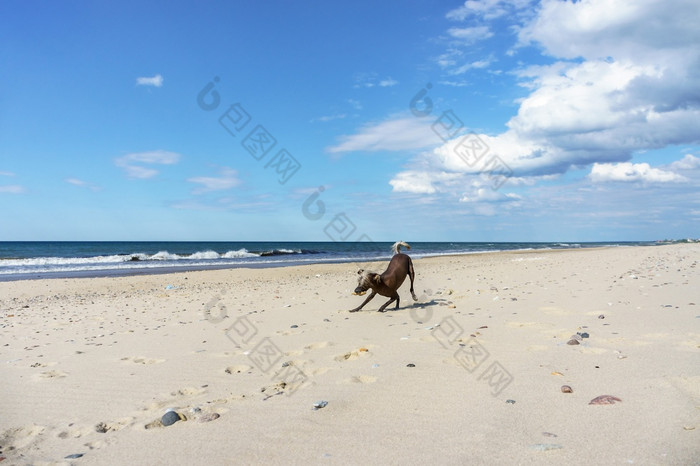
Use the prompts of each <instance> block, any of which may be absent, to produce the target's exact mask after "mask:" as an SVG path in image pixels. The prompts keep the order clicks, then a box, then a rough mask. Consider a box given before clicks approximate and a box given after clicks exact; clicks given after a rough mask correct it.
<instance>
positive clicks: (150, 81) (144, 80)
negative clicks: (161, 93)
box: [136, 74, 163, 87]
mask: <svg viewBox="0 0 700 466" xmlns="http://www.w3.org/2000/svg"><path fill="white" fill-rule="evenodd" d="M136 85H137V86H153V87H161V86H162V85H163V76H161V75H160V74H157V75H155V76H150V77H148V76H146V77H140V78H136Z"/></svg>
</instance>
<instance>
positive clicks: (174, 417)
mask: <svg viewBox="0 0 700 466" xmlns="http://www.w3.org/2000/svg"><path fill="white" fill-rule="evenodd" d="M179 420H180V415H179V414H177V413H176V412H175V411H168V412H167V413H165V414H163V417H162V418H160V422H162V423H163V425H164V426H166V427H167V426H171V425H173V424H175V423H176V422H177V421H179Z"/></svg>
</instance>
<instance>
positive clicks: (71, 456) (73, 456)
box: [63, 453, 85, 460]
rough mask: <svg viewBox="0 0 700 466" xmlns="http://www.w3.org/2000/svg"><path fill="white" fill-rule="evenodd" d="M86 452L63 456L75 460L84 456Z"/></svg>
mask: <svg viewBox="0 0 700 466" xmlns="http://www.w3.org/2000/svg"><path fill="white" fill-rule="evenodd" d="M84 454H85V453H73V454H72V455H68V456H64V457H63V458H64V459H67V460H75V459H78V458H82V456H83V455H84Z"/></svg>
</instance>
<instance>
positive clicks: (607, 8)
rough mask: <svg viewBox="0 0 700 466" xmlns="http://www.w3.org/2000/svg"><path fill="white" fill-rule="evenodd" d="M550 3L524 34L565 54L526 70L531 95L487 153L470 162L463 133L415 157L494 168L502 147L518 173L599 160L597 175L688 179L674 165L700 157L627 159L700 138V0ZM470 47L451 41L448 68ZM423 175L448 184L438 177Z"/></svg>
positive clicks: (470, 6)
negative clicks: (669, 161) (655, 163)
mask: <svg viewBox="0 0 700 466" xmlns="http://www.w3.org/2000/svg"><path fill="white" fill-rule="evenodd" d="M522 4H524V3H520V4H519V5H522ZM541 5H542V6H541V8H540V9H539V10H538V11H537V14H536V16H534V17H532V18H530V19H526V20H524V22H523V23H522V25H521V29H520V33H519V40H520V44H521V45H527V44H536V45H539V46H541V48H542V50H543V52H544V53H545V54H548V55H550V56H552V57H554V58H555V59H564V60H560V61H555V62H554V63H552V64H549V65H542V66H532V67H528V68H525V69H522V70H520V71H519V72H518V74H517V76H518V77H519V78H520V79H521V80H522V82H521V84H522V85H523V87H525V88H526V89H528V90H529V95H527V96H526V97H524V98H522V99H521V100H519V102H518V103H519V108H518V111H517V114H516V115H515V116H513V117H512V118H511V119H510V120H509V121H508V122H507V125H506V126H507V128H508V129H507V130H506V131H504V132H502V133H500V134H495V135H488V134H480V135H479V137H480V138H481V139H482V140H483V142H484V143H485V144H486V145H487V146H488V148H489V150H488V154H487V156H485V157H484V158H483V160H482V162H480V163H473V164H466V163H465V161H464V160H463V158H462V157H459V156H458V153H459V151H458V150H457V148H458V145H459V143H460V138H461V137H462V136H460V138H457V139H455V140H451V141H448V142H446V143H445V144H443V145H442V146H441V147H438V148H436V149H434V150H432V151H430V152H424V153H422V154H419V155H418V156H417V157H416V158H415V159H414V160H413V161H412V163H411V165H412V166H416V165H419V166H424V167H426V168H425V171H426V173H429V174H430V173H442V172H451V173H463V174H471V175H476V174H479V173H480V172H481V171H483V170H484V164H483V161H486V160H488V159H489V157H493V156H497V157H499V159H500V160H502V161H503V163H505V164H506V165H507V166H508V167H509V168H510V169H511V170H512V171H513V175H514V177H513V178H511V179H512V180H516V179H517V180H528V179H529V180H533V179H535V180H541V179H542V178H544V177H547V176H554V175H557V174H563V173H566V172H567V171H569V170H575V169H580V168H583V167H587V166H591V165H593V164H599V165H598V167H597V168H596V171H595V172H594V174H593V176H592V177H591V180H594V179H595V180H599V181H602V180H608V179H613V178H615V177H618V178H619V179H620V180H626V181H634V180H637V181H644V182H647V183H649V182H654V183H668V182H678V181H681V180H683V179H684V178H683V177H682V176H681V175H679V174H677V173H674V170H675V169H676V168H679V167H680V166H684V167H695V163H696V162H695V158H692V159H691V158H687V159H684V161H679V162H676V164H677V165H676V166H674V167H671V168H670V169H667V168H652V167H648V169H647V168H645V167H644V166H643V165H641V164H635V165H629V166H627V165H621V164H620V163H621V162H623V163H624V162H629V161H630V160H631V158H632V156H633V154H634V153H635V152H638V151H644V150H651V149H659V148H664V147H667V146H669V145H680V144H697V143H700V131H699V130H698V125H697V122H698V121H700V28H697V24H698V23H700V8H697V7H696V2H692V1H688V0H676V1H669V2H654V1H649V0H642V1H638V2H619V1H618V2H612V1H610V0H600V1H596V2H593V1H580V2H576V3H572V2H562V1H558V0H544V1H543V2H542V4H541ZM502 8H508V4H507V3H506V2H499V1H488V2H483V3H482V2H466V3H465V6H464V7H463V8H460V9H458V10H454V11H453V12H451V13H450V15H449V17H450V18H451V19H456V20H459V19H465V18H467V17H468V16H470V15H474V16H475V17H476V18H481V19H484V18H485V15H487V14H496V13H498V11H500V10H499V9H502ZM516 9H517V6H516ZM523 14H524V12H523ZM450 31H456V29H454V28H453V29H451V30H450ZM464 34H465V36H469V33H467V32H465V33H464ZM460 57H461V52H459V51H451V52H448V53H447V54H445V55H443V56H441V58H440V60H442V65H444V66H443V67H446V68H447V69H448V73H449V72H452V73H455V72H456V71H460V70H459V69H458V68H455V67H456V66H457V65H458V63H459V61H460ZM577 57H578V59H577V60H575V61H568V60H570V59H573V58H577ZM581 57H582V58H583V60H581V59H580V58H581ZM439 63H440V61H439ZM463 68H464V66H463ZM468 68H469V67H468V66H467V67H466V68H465V70H466V69H468ZM450 70H451V71H450ZM455 112H456V113H457V114H458V116H459V111H458V110H456V111H455ZM691 157H692V156H691ZM612 164H617V165H612ZM613 167H615V168H614V169H613ZM628 170H631V171H628ZM404 173H410V172H404ZM402 176H403V175H402V173H398V174H397V175H396V176H395V177H394V179H396V180H401V179H402V178H401V177H402ZM422 181H423V182H424V183H426V184H428V185H430V186H432V187H433V188H434V189H439V185H438V184H435V183H431V181H430V178H427V179H423V180H422ZM394 189H395V190H396V187H394Z"/></svg>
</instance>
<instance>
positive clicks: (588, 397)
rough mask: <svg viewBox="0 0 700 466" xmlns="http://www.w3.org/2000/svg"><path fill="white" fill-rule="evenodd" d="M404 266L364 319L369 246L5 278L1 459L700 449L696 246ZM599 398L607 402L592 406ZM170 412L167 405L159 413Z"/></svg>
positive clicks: (462, 455)
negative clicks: (117, 272) (356, 257)
mask: <svg viewBox="0 0 700 466" xmlns="http://www.w3.org/2000/svg"><path fill="white" fill-rule="evenodd" d="M414 266H415V269H416V279H415V292H416V295H417V296H418V298H419V299H418V301H417V302H414V301H413V300H412V299H411V297H410V293H409V292H408V288H409V286H408V284H407V283H404V285H403V286H402V287H401V288H400V289H399V294H400V296H401V305H400V307H399V309H398V310H393V309H392V310H390V311H388V312H386V313H378V312H376V311H377V308H378V307H379V306H380V305H381V304H383V303H384V302H385V301H386V299H385V298H383V297H377V298H375V299H374V300H373V301H371V302H370V303H368V304H367V305H366V306H365V308H363V310H362V311H361V312H357V313H349V312H348V310H349V309H352V308H353V307H356V306H357V305H358V304H359V303H360V302H362V300H363V298H361V297H359V296H353V295H352V290H353V289H354V287H355V285H356V283H357V267H365V268H372V269H375V270H376V271H381V270H383V267H386V261H383V260H382V261H368V262H357V263H352V262H350V263H341V264H306V265H301V266H295V267H284V268H257V269H242V268H238V269H224V270H206V271H195V272H183V273H173V274H167V275H165V276H166V277H167V280H163V275H161V274H157V275H150V274H149V275H136V276H134V275H132V276H122V277H106V278H93V279H89V280H86V279H82V278H81V279H43V280H22V281H14V282H0V341H2V344H0V362H1V363H2V364H0V378H2V380H3V384H2V388H0V390H1V391H2V396H0V412H2V413H3V416H2V417H1V418H0V447H1V448H0V457H2V458H6V460H5V461H3V463H5V462H6V463H7V464H42V463H49V464H53V463H66V464H86V465H92V464H115V463H116V464H157V463H161V462H168V463H171V464H196V463H200V462H202V461H204V460H206V462H207V463H208V464H213V465H219V464H221V465H223V464H231V463H239V464H260V463H265V464H282V463H284V464H309V463H319V462H324V463H325V462H328V463H332V464H348V463H355V464H357V463H364V462H370V461H373V462H374V463H382V464H409V463H419V462H420V463H425V462H432V463H434V462H436V461H438V462H440V463H443V464H465V463H469V464H511V463H513V462H514V461H515V462H517V463H519V464H545V465H548V464H552V465H554V464H563V463H567V462H574V461H576V462H580V461H582V460H583V461H585V462H590V463H594V464H611V463H612V464H628V463H630V462H632V463H641V464H689V463H692V462H693V461H694V460H696V459H697V458H698V457H699V456H700V447H698V445H700V411H699V410H698V406H700V291H699V290H698V287H697V284H698V283H700V245H694V244H688V245H685V244H684V245H670V246H665V247H662V248H658V247H650V246H636V247H635V246H633V247H625V248H620V247H605V248H580V249H567V250H531V251H503V252H488V253H483V254H469V255H452V256H439V257H430V258H420V259H414ZM168 285H172V286H168ZM601 316H602V318H601ZM571 340H576V341H577V342H578V343H577V344H570V343H569V342H570V341H571ZM563 386H569V387H571V389H572V391H571V392H569V393H565V392H563V391H562V387H563ZM601 396H607V397H608V398H603V400H604V401H607V402H610V401H613V402H614V403H613V404H607V405H606V404H602V405H601V404H598V403H600V401H598V402H595V403H593V404H591V403H592V402H593V401H594V400H600V397H601ZM615 399H618V400H621V401H615ZM322 402H325V404H324V403H322ZM320 406H322V407H320ZM315 407H316V408H315ZM168 410H174V411H176V413H178V416H179V419H178V421H177V422H176V423H175V424H173V425H170V426H167V427H166V426H164V425H163V424H162V420H161V419H162V417H163V416H164V415H165V414H166V412H167V411H168ZM290 439H293V442H291V443H290ZM611 439H613V440H612V441H611ZM358 444H361V445H363V448H361V449H358V448H357V447H356V445H358ZM175 445H177V447H174V446H175ZM428 446H429V447H428ZM71 455H82V457H81V458H80V459H72V458H68V457H69V456H71Z"/></svg>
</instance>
